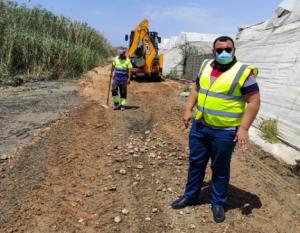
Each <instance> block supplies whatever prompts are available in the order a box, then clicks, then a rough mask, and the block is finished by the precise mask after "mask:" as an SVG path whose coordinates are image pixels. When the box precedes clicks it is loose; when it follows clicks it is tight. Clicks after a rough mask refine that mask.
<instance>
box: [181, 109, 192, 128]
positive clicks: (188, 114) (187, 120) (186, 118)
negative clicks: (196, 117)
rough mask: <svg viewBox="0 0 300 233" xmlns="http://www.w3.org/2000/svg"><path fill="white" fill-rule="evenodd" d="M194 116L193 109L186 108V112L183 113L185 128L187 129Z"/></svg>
mask: <svg viewBox="0 0 300 233" xmlns="http://www.w3.org/2000/svg"><path fill="white" fill-rule="evenodd" d="M192 117H193V111H192V110H185V113H184V115H183V123H184V126H185V128H186V129H187V128H188V127H189V123H190V121H191V119H192Z"/></svg>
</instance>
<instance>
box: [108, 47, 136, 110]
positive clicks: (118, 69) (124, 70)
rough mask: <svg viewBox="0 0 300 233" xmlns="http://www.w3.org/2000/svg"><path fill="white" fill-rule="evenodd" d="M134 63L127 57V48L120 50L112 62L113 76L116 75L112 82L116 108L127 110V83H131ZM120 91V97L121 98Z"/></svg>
mask: <svg viewBox="0 0 300 233" xmlns="http://www.w3.org/2000/svg"><path fill="white" fill-rule="evenodd" d="M131 68H132V64H131V62H130V60H129V59H128V58H127V57H126V49H124V48H121V49H120V50H119V56H117V57H116V58H115V59H114V61H113V64H112V69H111V78H112V77H114V80H113V84H112V97H113V101H114V110H118V109H121V110H122V111H123V110H125V106H126V98H127V84H130V79H131ZM119 91H120V97H121V100H120V98H119Z"/></svg>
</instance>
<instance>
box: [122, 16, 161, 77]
mask: <svg viewBox="0 0 300 233" xmlns="http://www.w3.org/2000/svg"><path fill="white" fill-rule="evenodd" d="M141 43H142V48H143V57H144V59H145V65H144V72H145V73H147V74H151V72H152V63H153V60H154V58H155V57H156V55H157V51H156V49H155V47H154V45H153V43H152V41H151V38H150V37H149V22H148V20H147V19H144V20H143V21H142V22H141V23H140V24H139V25H138V26H137V27H136V28H135V30H134V36H133V39H132V42H131V46H130V48H129V50H128V57H129V58H131V57H132V56H133V55H134V53H135V51H136V50H137V48H138V46H139V45H141Z"/></svg>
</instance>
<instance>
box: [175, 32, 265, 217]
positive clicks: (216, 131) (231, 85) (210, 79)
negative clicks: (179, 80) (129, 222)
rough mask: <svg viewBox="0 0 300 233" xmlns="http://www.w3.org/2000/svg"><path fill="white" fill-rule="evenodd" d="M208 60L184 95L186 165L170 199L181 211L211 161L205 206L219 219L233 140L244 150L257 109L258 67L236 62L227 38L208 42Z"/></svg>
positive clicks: (190, 200)
mask: <svg viewBox="0 0 300 233" xmlns="http://www.w3.org/2000/svg"><path fill="white" fill-rule="evenodd" d="M213 54H214V57H215V58H214V59H213V60H205V61H204V62H203V64H202V66H201V68H200V72H199V74H198V77H197V80H196V83H195V85H194V86H193V89H192V91H191V93H190V95H189V98H188V100H187V104H186V110H185V113H184V117H183V121H184V124H185V127H186V128H187V127H188V125H189V122H190V121H191V119H192V115H193V107H194V106H195V105H196V104H197V108H196V115H195V118H194V119H193V120H192V127H191V130H190V134H189V149H190V155H189V169H188V178H187V184H186V187H185V192H184V195H183V196H182V197H180V198H179V199H177V200H176V201H174V202H173V203H172V208H174V209H181V208H184V207H186V206H188V205H194V204H197V201H198V200H197V198H198V197H199V194H200V190H201V187H202V183H203V179H204V176H205V170H206V166H207V163H208V160H209V158H210V159H211V169H212V179H211V207H212V213H213V217H214V220H215V221H216V222H223V221H224V220H225V212H224V208H223V207H224V204H225V202H226V200H227V196H228V194H227V192H228V186H229V176H230V161H231V155H232V152H233V150H234V147H235V144H236V143H237V144H238V147H239V148H240V149H242V150H245V149H247V148H248V144H249V141H248V140H249V139H248V130H249V128H250V126H251V124H252V122H253V120H254V119H255V117H256V114H257V112H258V110H259V107H260V94H259V87H258V84H257V82H256V75H257V73H258V70H257V69H256V68H253V67H251V66H248V65H245V64H243V63H240V62H238V61H237V59H236V57H235V47H234V41H233V40H232V39H231V38H230V37H227V36H222V37H219V38H217V39H216V40H215V41H214V44H213Z"/></svg>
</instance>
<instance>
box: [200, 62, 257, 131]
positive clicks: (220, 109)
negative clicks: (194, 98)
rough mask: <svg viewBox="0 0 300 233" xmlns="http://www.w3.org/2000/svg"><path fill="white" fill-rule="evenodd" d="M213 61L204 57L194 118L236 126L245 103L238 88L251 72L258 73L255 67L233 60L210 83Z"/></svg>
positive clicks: (222, 125)
mask: <svg viewBox="0 0 300 233" xmlns="http://www.w3.org/2000/svg"><path fill="white" fill-rule="evenodd" d="M212 61H213V60H205V61H204V62H203V64H202V66H201V68H200V78H199V85H200V90H199V93H198V104H197V109H196V116H195V119H196V120H197V121H199V120H201V119H203V120H204V121H205V123H207V124H208V125H211V126H216V127H231V126H239V125H240V124H241V120H242V117H243V114H244V111H245V106H246V101H245V99H244V97H243V95H242V93H241V87H242V86H243V85H244V83H245V81H246V79H247V78H248V76H249V74H250V72H251V71H252V72H253V74H254V75H255V76H257V74H258V69H257V68H253V67H251V66H248V65H245V64H243V63H241V62H236V63H235V64H234V65H233V66H232V67H231V68H230V69H229V70H227V71H225V72H224V73H223V74H221V76H220V77H218V78H217V79H216V80H215V81H214V82H213V83H212V84H211V81H210V76H211V72H212V67H211V63H212Z"/></svg>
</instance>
